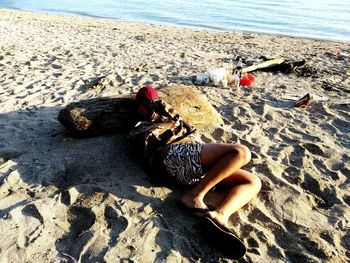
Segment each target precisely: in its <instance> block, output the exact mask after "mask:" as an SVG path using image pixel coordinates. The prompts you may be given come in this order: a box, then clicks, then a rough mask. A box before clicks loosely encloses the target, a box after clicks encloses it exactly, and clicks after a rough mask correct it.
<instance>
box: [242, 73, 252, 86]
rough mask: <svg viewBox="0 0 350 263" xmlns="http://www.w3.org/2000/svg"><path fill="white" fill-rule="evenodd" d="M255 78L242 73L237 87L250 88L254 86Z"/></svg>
mask: <svg viewBox="0 0 350 263" xmlns="http://www.w3.org/2000/svg"><path fill="white" fill-rule="evenodd" d="M254 81H255V78H254V76H253V75H252V74H249V73H244V74H243V76H242V78H241V79H240V80H239V85H241V86H248V87H249V86H252V85H253V84H254Z"/></svg>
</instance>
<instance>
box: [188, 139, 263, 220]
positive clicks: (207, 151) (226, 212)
mask: <svg viewBox="0 0 350 263" xmlns="http://www.w3.org/2000/svg"><path fill="white" fill-rule="evenodd" d="M200 154H201V160H202V164H203V166H204V167H207V168H209V170H208V172H207V174H206V176H205V177H204V178H203V179H202V180H201V181H200V182H199V183H198V184H197V185H196V186H195V187H194V188H193V189H192V190H191V191H189V192H188V193H186V194H184V195H183V197H182V202H183V203H184V205H186V206H187V207H199V208H205V207H206V205H205V204H204V201H203V199H204V196H205V195H206V194H207V193H208V191H209V190H210V189H211V188H213V187H214V186H215V185H217V184H218V183H222V184H225V185H228V186H232V189H231V191H230V192H229V194H228V195H227V196H226V198H225V199H224V200H223V202H222V203H221V204H220V205H219V206H218V207H217V209H216V210H215V211H213V212H210V213H209V216H210V217H212V218H213V219H214V220H215V221H217V223H219V224H221V225H225V226H226V225H227V222H228V218H229V217H230V215H231V214H232V213H234V212H236V211H237V210H238V209H239V208H241V207H242V206H244V205H245V204H246V203H248V202H249V201H250V200H251V199H252V198H253V197H254V196H255V195H256V194H257V193H258V192H259V190H260V187H261V182H260V180H259V178H258V177H257V176H255V175H253V174H252V173H250V172H247V171H244V170H241V169H240V168H241V167H242V166H244V165H245V164H247V163H248V162H249V160H250V151H249V149H248V148H247V147H245V146H243V145H240V144H206V145H204V146H203V148H202V150H201V153H200Z"/></svg>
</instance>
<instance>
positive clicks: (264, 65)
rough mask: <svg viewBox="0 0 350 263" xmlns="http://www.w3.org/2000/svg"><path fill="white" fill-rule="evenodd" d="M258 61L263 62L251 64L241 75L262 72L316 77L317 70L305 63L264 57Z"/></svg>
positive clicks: (303, 61) (243, 69)
mask: <svg viewBox="0 0 350 263" xmlns="http://www.w3.org/2000/svg"><path fill="white" fill-rule="evenodd" d="M260 59H262V60H263V62H261V63H258V64H253V65H251V66H248V67H244V68H242V73H248V72H254V71H264V72H282V73H285V74H290V73H293V74H295V75H297V76H298V77H317V70H316V69H315V68H313V67H311V66H309V65H306V61H305V60H304V59H303V60H299V61H290V60H286V59H284V58H273V59H268V58H267V57H265V56H261V57H260Z"/></svg>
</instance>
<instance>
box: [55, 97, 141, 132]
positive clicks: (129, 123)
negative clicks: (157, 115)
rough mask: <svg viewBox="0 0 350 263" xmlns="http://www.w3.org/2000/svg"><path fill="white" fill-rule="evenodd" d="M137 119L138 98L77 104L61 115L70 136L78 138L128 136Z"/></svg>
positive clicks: (93, 100)
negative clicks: (124, 134)
mask: <svg viewBox="0 0 350 263" xmlns="http://www.w3.org/2000/svg"><path fill="white" fill-rule="evenodd" d="M137 119H138V114H137V111H136V100H135V95H129V96H125V97H118V98H96V99H89V100H83V101H79V102H74V103H71V104H69V105H68V106H66V107H65V108H64V109H62V110H61V111H60V113H59V115H58V120H59V122H60V123H61V124H62V125H63V126H64V127H65V128H66V130H67V131H68V133H69V134H70V135H72V136H74V137H78V138H84V137H92V136H99V135H105V134H112V133H127V132H128V131H130V129H131V128H132V127H133V126H134V125H135V123H136V122H137Z"/></svg>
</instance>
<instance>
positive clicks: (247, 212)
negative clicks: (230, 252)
mask: <svg viewBox="0 0 350 263" xmlns="http://www.w3.org/2000/svg"><path fill="white" fill-rule="evenodd" d="M338 49H340V50H342V51H343V52H345V53H348V54H350V45H349V44H348V43H336V42H328V41H315V40H311V39H297V38H290V37H275V36H266V35H258V34H242V33H227V32H226V33H225V32H214V31H203V30H195V29H182V28H176V27H167V26H160V25H146V24H133V23H125V22H115V21H108V20H98V19H87V18H76V17H63V16H56V15H45V14H34V13H27V12H19V11H8V10H0V85H1V86H0V130H1V134H0V176H1V187H0V197H1V198H0V209H1V211H0V217H1V219H0V233H1V240H0V261H1V262H76V261H77V262H194V261H199V262H218V261H226V260H227V261H230V260H229V259H226V258H225V257H224V256H223V255H222V254H221V253H220V252H218V251H217V250H215V249H214V248H212V247H210V246H209V245H208V244H207V242H206V241H205V240H204V239H203V237H202V236H201V229H200V226H199V224H198V223H199V221H198V219H197V218H194V217H192V216H190V215H188V214H186V213H184V212H183V211H181V210H179V209H178V208H177V207H176V200H178V199H179V197H180V196H181V193H182V191H184V190H183V189H179V188H176V187H174V188H173V187H165V186H156V185H153V184H152V183H151V182H150V181H149V179H148V178H147V176H146V174H145V172H144V171H143V170H142V168H141V167H140V166H139V165H138V164H137V163H136V162H135V160H134V159H133V158H132V156H130V154H128V145H127V143H126V138H125V135H111V136H103V137H98V138H91V139H83V140H77V139H72V138H70V137H68V136H66V135H65V134H64V129H63V127H62V126H61V125H60V123H59V122H58V121H57V115H58V112H59V111H60V109H62V108H63V107H64V106H65V105H67V104H68V103H71V102H75V101H78V100H81V99H86V98H92V97H99V96H118V95H120V94H128V93H130V92H135V91H137V90H138V88H140V87H141V86H143V85H145V84H152V85H153V86H154V87H156V88H161V87H165V86H168V85H171V84H172V83H182V84H187V83H189V81H190V76H192V75H194V74H196V73H200V72H203V71H205V70H206V69H208V68H213V67H221V66H229V64H230V62H231V59H232V58H233V57H236V56H238V55H240V56H242V57H246V58H247V59H250V60H257V59H258V57H259V56H261V55H264V56H266V57H285V58H287V59H303V58H304V59H306V61H307V62H308V64H309V65H310V66H312V67H315V68H316V69H317V70H318V75H319V77H318V78H309V77H297V76H295V75H293V74H292V75H287V74H282V73H280V74H273V73H255V74H254V75H255V77H256V83H255V85H254V87H250V88H247V87H240V88H230V89H224V88H218V87H211V86H198V87H197V88H198V90H200V91H201V92H203V93H204V94H205V95H206V96H207V97H208V98H209V101H210V102H211V103H212V104H213V106H214V107H215V108H216V109H217V111H218V112H219V113H220V114H221V115H222V116H223V117H224V119H225V120H226V125H225V127H224V128H220V129H216V130H215V131H214V132H212V133H209V134H204V135H203V136H202V139H203V141H205V142H240V143H243V144H246V145H247V146H248V147H249V148H250V149H251V150H252V152H253V159H252V161H251V163H250V164H249V165H248V166H247V169H249V170H251V171H253V172H254V173H256V174H257V175H259V177H260V178H261V179H262V181H263V189H262V191H261V193H260V194H259V196H258V197H257V198H256V199H254V200H253V201H252V202H251V203H250V204H249V205H247V206H246V207H244V208H243V209H241V210H240V211H239V212H238V213H237V214H235V215H233V216H232V220H231V221H232V228H233V229H234V231H235V232H236V233H237V235H238V236H240V237H241V238H242V239H243V240H244V242H245V244H246V245H247V246H248V253H247V255H246V256H245V258H243V259H241V260H240V262H347V261H349V258H350V252H349V250H350V232H349V227H350V223H349V219H350V209H349V206H350V186H349V178H350V113H349V109H350V80H349V79H350V78H349V77H350V66H349V61H350V58H349V57H347V58H345V59H337V58H336V57H335V52H336V50H338ZM101 76H106V77H105V78H104V79H103V81H102V85H99V86H98V87H97V88H96V87H92V88H89V85H87V84H88V83H89V82H91V81H93V80H94V79H96V78H97V77H101ZM308 92H311V93H312V94H314V96H316V98H317V101H316V103H314V104H313V105H312V106H311V107H308V108H295V107H294V100H295V99H296V98H298V97H300V96H302V95H304V94H306V93H308ZM215 198H216V195H215V193H212V194H211V195H210V196H209V198H208V200H209V201H210V200H211V201H213V200H215Z"/></svg>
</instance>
